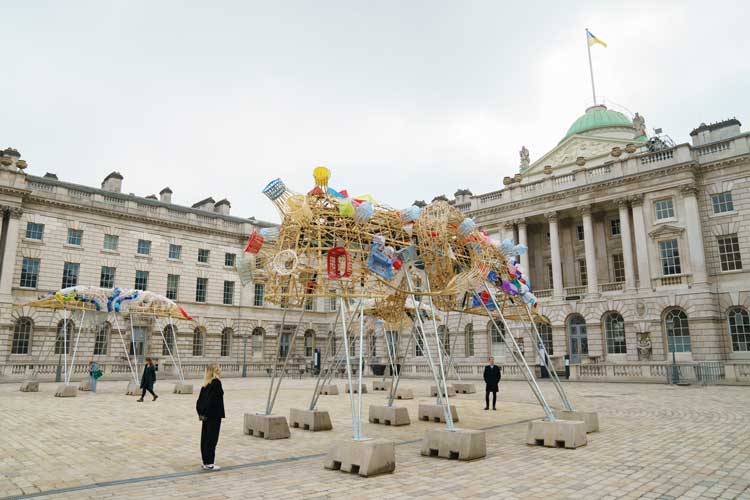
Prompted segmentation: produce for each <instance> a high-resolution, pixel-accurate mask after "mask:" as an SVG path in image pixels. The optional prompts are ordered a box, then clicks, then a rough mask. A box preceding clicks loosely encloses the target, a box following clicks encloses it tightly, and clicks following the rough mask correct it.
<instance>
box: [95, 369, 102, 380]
mask: <svg viewBox="0 0 750 500" xmlns="http://www.w3.org/2000/svg"><path fill="white" fill-rule="evenodd" d="M93 375H94V378H95V379H99V378H101V376H102V375H104V373H102V371H101V370H96V371H95V372H94V373H93Z"/></svg>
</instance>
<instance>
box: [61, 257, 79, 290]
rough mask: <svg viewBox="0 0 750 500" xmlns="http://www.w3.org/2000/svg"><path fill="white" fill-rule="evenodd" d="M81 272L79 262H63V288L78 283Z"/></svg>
mask: <svg viewBox="0 0 750 500" xmlns="http://www.w3.org/2000/svg"><path fill="white" fill-rule="evenodd" d="M80 272H81V264H79V263H77V262H66V263H65V264H63V279H62V288H68V287H70V286H77V285H78V275H79V274H80Z"/></svg>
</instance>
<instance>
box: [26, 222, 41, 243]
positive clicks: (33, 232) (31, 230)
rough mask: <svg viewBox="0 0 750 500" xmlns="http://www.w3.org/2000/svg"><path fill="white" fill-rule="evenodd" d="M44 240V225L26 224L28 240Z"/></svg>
mask: <svg viewBox="0 0 750 500" xmlns="http://www.w3.org/2000/svg"><path fill="white" fill-rule="evenodd" d="M42 238H44V224H36V223H34V222H29V223H27V224H26V239H29V240H41V239H42Z"/></svg>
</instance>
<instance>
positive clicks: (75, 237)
mask: <svg viewBox="0 0 750 500" xmlns="http://www.w3.org/2000/svg"><path fill="white" fill-rule="evenodd" d="M82 244H83V230H82V229H68V245H76V246H81V245H82Z"/></svg>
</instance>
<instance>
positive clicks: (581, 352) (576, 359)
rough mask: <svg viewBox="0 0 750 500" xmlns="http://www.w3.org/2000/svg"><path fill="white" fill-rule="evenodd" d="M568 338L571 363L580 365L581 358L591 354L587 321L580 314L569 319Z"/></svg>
mask: <svg viewBox="0 0 750 500" xmlns="http://www.w3.org/2000/svg"><path fill="white" fill-rule="evenodd" d="M568 338H569V339H570V362H571V363H580V362H581V356H588V354H589V338H588V334H587V333H586V320H585V319H583V316H581V315H580V314H574V315H572V316H571V317H570V318H569V319H568Z"/></svg>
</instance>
